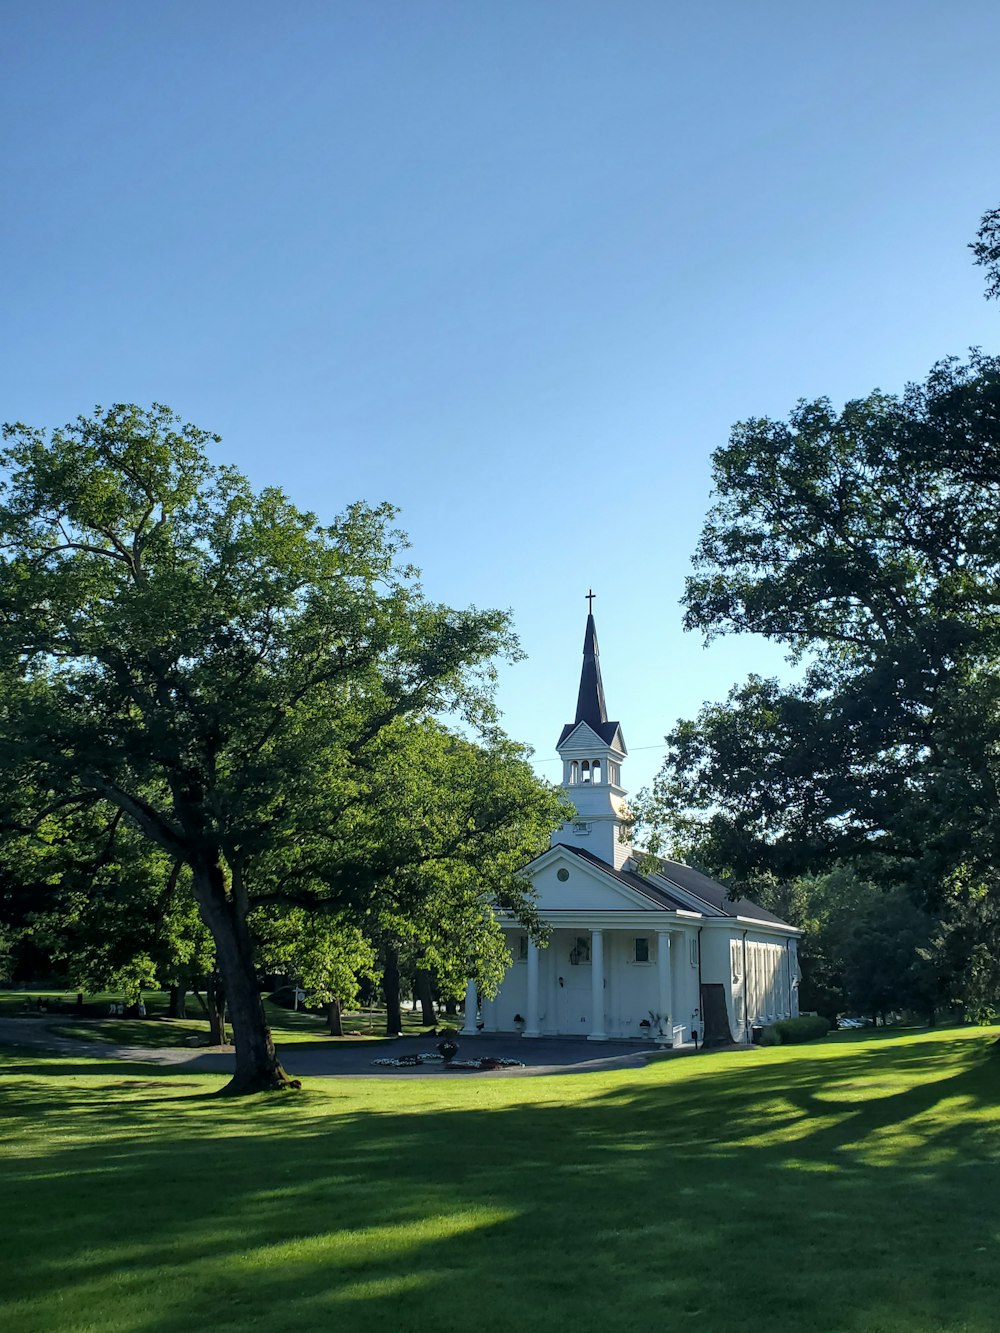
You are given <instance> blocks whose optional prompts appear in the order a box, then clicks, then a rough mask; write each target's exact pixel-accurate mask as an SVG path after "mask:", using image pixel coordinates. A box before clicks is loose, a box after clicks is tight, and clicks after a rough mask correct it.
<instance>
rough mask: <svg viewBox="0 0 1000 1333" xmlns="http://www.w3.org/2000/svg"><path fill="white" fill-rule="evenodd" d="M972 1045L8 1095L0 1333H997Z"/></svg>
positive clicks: (997, 1110)
mask: <svg viewBox="0 0 1000 1333" xmlns="http://www.w3.org/2000/svg"><path fill="white" fill-rule="evenodd" d="M995 1037H996V1031H995V1030H988V1029H960V1030H953V1031H948V1032H934V1033H924V1034H909V1035H896V1034H893V1033H882V1034H879V1035H878V1036H871V1035H867V1034H844V1035H843V1036H841V1037H837V1038H834V1039H831V1040H829V1041H827V1042H825V1043H821V1044H817V1045H812V1046H802V1047H780V1048H775V1049H770V1050H759V1049H756V1050H752V1051H748V1052H738V1053H737V1052H733V1053H724V1054H719V1055H709V1056H700V1057H696V1058H691V1059H682V1060H673V1061H666V1062H662V1063H656V1064H653V1065H650V1066H649V1067H647V1068H646V1069H644V1070H642V1071H634V1070H630V1071H621V1072H615V1073H603V1074H589V1075H574V1076H562V1077H533V1078H506V1077H494V1078H491V1077H478V1078H477V1077H462V1076H456V1077H454V1078H451V1079H447V1078H446V1079H432V1080H421V1079H419V1078H416V1079H392V1078H386V1079H380V1080H376V1079H354V1080H348V1079H331V1080H326V1081H323V1080H318V1079H317V1080H312V1081H311V1082H310V1083H309V1085H308V1086H307V1088H306V1089H305V1090H304V1091H303V1092H302V1093H301V1094H289V1095H279V1096H273V1097H259V1098H254V1099H252V1100H248V1101H242V1102H229V1101H219V1100H216V1099H214V1098H213V1097H212V1096H211V1095H210V1094H211V1093H212V1092H213V1091H214V1089H216V1088H217V1087H218V1086H220V1084H221V1083H222V1082H224V1080H223V1079H221V1078H208V1077H194V1076H191V1075H188V1074H185V1073H183V1072H176V1073H173V1074H169V1073H163V1072H160V1071H157V1070H154V1069H152V1068H151V1067H147V1066H141V1065H124V1064H119V1063H115V1062H113V1061H108V1060H102V1059H101V1058H100V1056H99V1054H97V1053H95V1058H94V1059H93V1060H83V1061H75V1062H74V1061H68V1060H66V1059H64V1058H58V1057H48V1056H41V1057H40V1056H38V1055H35V1054H20V1055H10V1056H8V1057H7V1058H6V1060H5V1062H4V1065H3V1084H2V1097H0V1108H2V1115H0V1118H2V1119H3V1121H4V1124H3V1144H4V1148H3V1153H4V1156H3V1161H2V1164H0V1190H2V1193H0V1197H2V1199H3V1223H2V1226H3V1229H4V1231H5V1233H6V1234H5V1236H4V1240H3V1246H2V1250H0V1255H2V1268H0V1289H2V1297H3V1301H4V1304H3V1305H2V1306H0V1327H2V1328H3V1329H4V1333H84V1331H85V1330H86V1331H87V1333H126V1331H127V1333H140V1331H141V1333H191V1330H196V1329H197V1330H211V1331H212V1333H216V1331H218V1330H232V1331H233V1333H235V1331H236V1330H243V1329H254V1330H267V1331H268V1333H290V1331H291V1330H305V1331H306V1333H312V1331H313V1330H328V1329H342V1330H346V1331H347V1333H368V1331H369V1330H371V1331H372V1333H375V1331H376V1330H377V1331H378V1333H397V1331H399V1333H407V1331H414V1333H459V1331H461V1333H466V1331H467V1330H476V1331H477V1333H500V1331H501V1330H503V1331H504V1333H506V1331H507V1330H518V1331H519V1333H520V1331H521V1330H524V1331H525V1333H543V1331H544V1333H561V1331H562V1330H563V1329H567V1330H571V1331H572V1333H597V1331H598V1330H600V1331H601V1333H607V1331H608V1330H615V1331H616V1330H643V1333H646V1331H647V1330H666V1329H670V1330H675V1329H678V1328H680V1329H683V1328H685V1327H691V1328H692V1329H698V1330H700V1333H730V1330H731V1331H732V1333H765V1330H766V1331H767V1333H774V1331H778V1333H784V1331H785V1330H788V1331H789V1333H790V1331H791V1330H795V1331H796V1333H802V1331H803V1330H805V1333H821V1331H824V1330H830V1331H831V1333H833V1331H834V1330H836V1333H916V1331H917V1330H920V1331H921V1333H923V1331H924V1330H932V1329H933V1330H947V1331H948V1333H996V1330H997V1329H998V1328H1000V1051H998V1052H995V1053H992V1052H991V1050H990V1047H991V1045H992V1043H993V1041H994V1040H995Z"/></svg>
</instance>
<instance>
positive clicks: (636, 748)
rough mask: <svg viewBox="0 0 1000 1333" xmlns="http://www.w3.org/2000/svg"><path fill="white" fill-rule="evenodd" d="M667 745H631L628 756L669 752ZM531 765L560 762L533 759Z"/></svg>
mask: <svg viewBox="0 0 1000 1333" xmlns="http://www.w3.org/2000/svg"><path fill="white" fill-rule="evenodd" d="M669 748H670V747H669V745H633V746H632V748H631V750H629V754H638V753H639V752H640V751H641V750H669ZM531 762H532V763H533V764H561V763H562V760H561V759H560V758H559V756H558V755H556V757H555V758H554V759H533V760H532V761H531Z"/></svg>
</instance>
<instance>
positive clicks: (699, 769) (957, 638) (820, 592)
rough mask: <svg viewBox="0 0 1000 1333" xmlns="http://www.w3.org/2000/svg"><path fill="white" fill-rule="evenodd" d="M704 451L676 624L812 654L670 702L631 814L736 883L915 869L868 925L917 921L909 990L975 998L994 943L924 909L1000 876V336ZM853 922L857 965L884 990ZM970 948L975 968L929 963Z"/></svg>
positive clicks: (882, 947)
mask: <svg viewBox="0 0 1000 1333" xmlns="http://www.w3.org/2000/svg"><path fill="white" fill-rule="evenodd" d="M713 465H714V480H715V495H714V501H713V505H712V508H711V510H710V512H709V514H708V516H707V518H706V522H705V526H704V529H703V533H702V536H701V540H700V542H699V545H698V550H697V554H696V557H695V565H696V572H695V574H694V576H693V577H692V578H691V579H689V581H688V584H687V590H686V594H685V603H686V624H687V626H688V628H696V629H701V630H702V631H703V632H704V633H705V634H706V637H708V638H711V637H713V636H714V635H716V634H722V633H757V634H762V635H765V636H766V637H768V638H771V639H773V640H775V641H777V642H780V643H783V644H784V645H786V646H787V648H788V650H789V653H790V656H791V658H792V659H793V660H796V661H800V662H802V663H803V667H804V669H803V674H802V677H801V680H800V681H799V683H798V684H795V685H781V684H779V683H778V682H777V681H776V680H764V679H761V678H760V677H756V676H751V677H750V678H749V679H748V680H747V681H746V682H745V683H743V684H742V685H738V686H736V687H735V688H734V689H733V690H732V691H731V693H730V695H729V697H728V698H727V699H726V701H725V702H724V703H722V704H709V705H706V706H705V708H704V709H703V710H702V711H701V713H700V714H699V716H698V717H697V718H696V719H694V720H688V721H681V722H679V723H678V724H677V726H676V727H675V728H674V730H673V731H672V732H671V734H670V735H669V736H668V737H667V741H668V746H669V749H668V754H667V758H666V761H665V764H664V768H663V770H662V772H661V774H660V776H659V778H658V780H657V782H656V784H655V786H654V789H653V792H652V793H651V794H650V796H649V797H648V798H647V800H646V801H645V803H644V804H643V806H642V808H641V810H640V815H641V819H642V821H644V822H645V824H646V825H647V826H651V827H652V828H653V830H654V836H653V839H652V841H653V842H654V843H655V836H656V832H657V831H658V832H659V836H660V837H661V838H663V839H666V840H671V839H672V840H675V841H676V840H678V839H679V840H681V841H686V842H687V843H688V844H689V845H693V846H695V847H696V848H697V850H698V855H699V857H700V859H701V860H702V861H703V862H705V863H707V864H708V865H710V866H712V867H713V868H715V869H716V870H717V871H718V870H722V871H725V872H728V873H729V874H730V875H731V876H733V878H734V880H735V881H737V882H741V883H743V884H748V883H751V882H753V881H755V880H759V879H760V878H765V879H766V878H770V879H772V880H774V881H777V882H785V881H793V880H796V879H797V878H799V877H801V876H804V875H815V874H817V873H821V872H825V871H827V870H829V869H830V868H831V867H833V866H836V865H838V864H840V865H843V864H850V865H852V866H853V867H854V868H855V870H856V871H857V873H858V875H859V876H860V877H861V878H862V879H864V880H866V881H868V882H870V883H874V884H877V885H878V886H879V888H880V889H881V888H897V887H898V888H900V889H902V890H904V891H905V894H907V895H909V897H910V898H911V899H912V901H913V903H914V905H915V909H914V913H912V914H911V916H910V919H909V920H906V919H905V918H906V912H905V909H904V907H903V903H902V900H901V899H899V898H895V899H890V900H888V901H887V902H886V903H885V904H883V905H882V906H881V907H877V906H876V905H874V904H872V903H869V904H868V905H867V906H866V908H865V911H864V912H863V913H862V914H861V915H859V916H857V917H856V923H857V928H858V929H859V930H860V931H864V932H867V933H868V937H869V938H871V939H874V937H875V936H876V935H881V939H880V941H879V945H878V950H877V956H879V957H881V956H884V953H885V951H886V950H887V949H889V950H891V949H893V948H894V947H896V946H898V947H897V948H896V951H897V953H898V952H899V950H900V949H902V948H903V945H904V944H905V949H906V951H907V957H908V958H909V959H910V960H911V961H912V963H913V966H912V968H911V974H910V976H909V977H907V978H906V979H905V986H904V990H905V991H906V992H907V996H908V999H907V1001H906V1002H907V1003H910V1002H912V1003H913V1004H914V1005H915V1006H917V1007H919V1006H920V1005H921V1004H925V1003H929V1004H932V1003H933V999H932V995H933V992H934V990H935V986H937V989H938V991H939V992H942V993H943V992H950V995H951V998H953V999H954V998H958V999H966V1000H968V1002H969V1004H970V1005H971V1006H973V1007H974V1008H975V1009H976V1010H977V1011H978V1012H984V1011H985V1009H984V1006H985V1007H989V1006H990V1005H991V1004H995V1003H996V1000H997V996H998V991H997V990H996V989H995V985H996V981H997V977H996V976H995V974H994V976H993V977H992V979H990V971H991V970H990V969H989V967H988V966H987V956H988V953H989V949H988V948H987V949H980V950H978V951H976V950H975V949H974V948H973V947H971V946H970V947H966V946H967V944H968V935H967V932H966V931H964V928H961V923H960V921H956V922H955V924H954V929H952V927H951V926H949V927H947V928H946V933H948V932H949V931H950V932H951V933H952V935H953V938H952V940H951V944H950V945H947V946H946V945H945V944H944V943H943V941H942V942H941V944H940V947H938V946H937V945H935V943H934V939H933V938H932V935H933V927H934V918H939V919H940V920H942V921H945V922H946V921H948V920H949V917H950V915H956V914H957V916H958V917H959V918H961V917H962V914H963V912H964V914H965V922H966V925H968V924H969V922H970V921H971V920H972V918H973V917H975V915H976V912H975V910H973V909H971V907H970V904H969V903H966V904H965V906H964V907H963V906H962V905H961V904H960V903H957V902H956V901H955V897H954V894H953V892H952V891H951V889H950V888H949V885H951V884H953V882H954V877H955V876H956V875H961V876H962V877H964V878H965V879H967V880H970V881H973V882H975V883H977V884H980V885H985V886H987V887H988V892H989V893H990V894H992V893H993V888H992V885H993V882H994V874H995V865H996V848H997V846H998V845H1000V799H998V792H1000V618H998V617H997V615H996V607H997V606H998V605H1000V529H998V527H997V524H996V513H997V511H998V508H1000V359H997V358H992V357H988V356H985V355H983V354H981V353H979V352H974V353H973V354H972V356H971V357H970V359H969V361H968V363H967V364H965V365H962V364H959V363H958V362H957V361H956V360H954V359H952V360H948V361H944V362H941V363H939V364H938V365H937V366H935V367H934V368H933V369H932V371H931V372H930V374H929V375H928V377H927V379H926V381H925V382H924V383H922V384H912V385H909V386H908V387H907V389H906V390H905V392H904V393H902V394H901V395H898V396H897V395H890V394H885V393H881V392H876V393H873V394H871V395H870V396H869V397H867V398H865V399H859V400H857V401H854V402H849V403H848V404H847V405H846V406H845V407H844V408H843V410H842V411H839V412H838V411H836V410H834V408H833V407H832V406H831V404H830V403H829V401H827V400H825V399H819V400H817V401H814V402H801V403H799V404H798V406H797V407H796V408H795V410H794V411H793V412H792V413H791V414H790V416H789V418H788V420H787V421H772V420H769V419H766V418H764V419H761V418H757V419H751V420H748V421H745V422H742V423H739V424H737V426H735V427H734V429H733V432H732V435H731V438H730V441H729V444H728V445H727V446H726V447H724V448H722V449H720V450H718V451H717V452H716V454H715V455H714V459H713ZM678 811H679V812H680V815H678ZM970 911H971V913H972V915H971V916H970ZM921 913H923V914H924V916H923V917H921V916H920V914H921ZM894 941H895V944H894ZM860 944H861V941H860V940H859V941H858V948H857V949H855V951H854V963H855V965H856V971H855V975H854V977H853V979H847V980H845V982H844V984H845V986H846V987H847V988H848V989H853V990H855V991H857V990H859V989H860V990H865V991H867V993H868V1003H869V1004H870V1005H874V1006H875V1007H881V1005H882V1004H884V1003H886V1002H887V998H886V997H879V996H878V995H877V994H876V991H877V984H876V982H877V978H876V976H875V971H876V967H875V957H876V953H875V952H873V954H872V958H871V959H869V960H868V961H867V962H865V961H864V959H863V958H862V957H861V953H862V952H863V951H862V950H861V948H860ZM963 951H964V954H965V957H966V962H965V963H964V964H963V967H964V976H965V977H966V979H967V980H968V981H969V983H970V984H969V986H968V987H966V986H964V985H963V984H956V985H949V984H947V979H946V978H944V977H941V976H940V975H939V976H938V980H937V982H934V981H933V977H931V978H930V979H929V978H928V976H927V975H923V976H921V975H918V974H920V973H921V970H922V968H921V964H922V963H927V964H929V965H930V966H929V969H924V971H925V973H926V972H927V971H928V970H929V972H930V973H932V974H933V973H934V972H935V970H937V971H938V973H940V971H941V969H942V967H943V966H944V964H945V962H946V960H947V958H948V957H949V956H952V957H954V958H957V959H960V958H961V956H962V955H963ZM892 970H893V971H894V974H895V977H896V978H897V979H898V977H899V976H900V974H901V972H902V971H903V970H904V969H903V968H902V963H901V960H900V959H897V960H895V961H894V962H893V963H892ZM866 973H867V979H866ZM973 977H975V978H976V979H977V980H976V982H975V984H974V985H973V984H972V978H973ZM938 983H940V984H938ZM984 983H988V984H987V985H986V986H985V988H984ZM990 988H993V989H992V995H990V994H986V993H984V989H985V990H987V991H988V990H990ZM974 996H975V997H976V998H975V999H974V998H973V997H974ZM899 1002H900V1001H899V998H898V992H897V1003H899Z"/></svg>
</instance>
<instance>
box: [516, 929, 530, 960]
mask: <svg viewBox="0 0 1000 1333" xmlns="http://www.w3.org/2000/svg"><path fill="white" fill-rule="evenodd" d="M517 957H518V961H519V962H521V963H526V962H527V961H528V937H527V935H518V937H517Z"/></svg>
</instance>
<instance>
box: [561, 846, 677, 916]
mask: <svg viewBox="0 0 1000 1333" xmlns="http://www.w3.org/2000/svg"><path fill="white" fill-rule="evenodd" d="M557 845H558V847H559V850H560V851H561V852H569V853H571V855H573V856H578V857H579V858H580V859H581V860H582V861H588V862H589V863H590V864H591V865H592V866H597V868H598V869H599V870H603V871H604V873H605V874H606V875H611V876H612V878H613V879H617V880H619V881H620V882H621V883H622V884H625V885H627V886H628V887H629V888H630V889H633V890H634V891H635V892H637V893H641V894H643V895H644V896H645V897H646V898H649V899H651V900H652V901H653V902H654V903H656V904H657V905H658V906H660V907H666V908H667V909H668V910H669V911H671V912H676V911H677V910H678V908H680V909H681V911H684V910H685V909H686V907H687V904H686V903H682V902H681V901H680V899H679V898H674V897H672V896H671V895H670V894H669V893H667V892H666V891H665V890H664V889H661V888H660V886H659V885H658V884H652V883H651V882H650V881H649V880H648V879H646V877H645V876H644V875H637V874H636V873H635V871H634V870H616V869H615V868H614V866H611V865H608V863H607V861H602V860H601V858H600V857H599V856H595V855H594V854H593V852H588V851H586V850H585V849H584V848H583V847H574V846H572V845H571V844H570V843H565V842H563V843H559V844H557Z"/></svg>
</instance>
